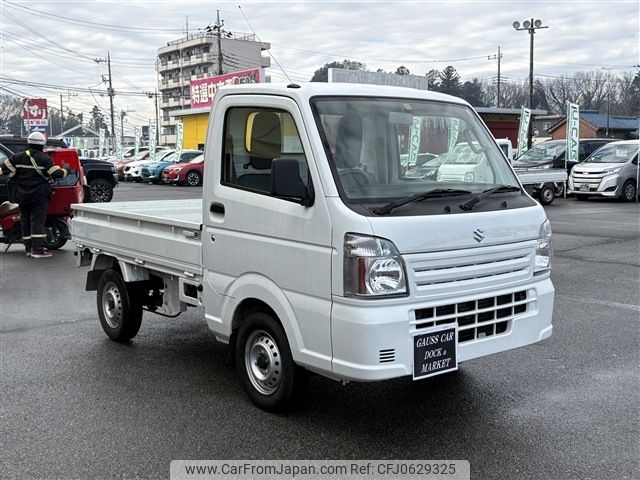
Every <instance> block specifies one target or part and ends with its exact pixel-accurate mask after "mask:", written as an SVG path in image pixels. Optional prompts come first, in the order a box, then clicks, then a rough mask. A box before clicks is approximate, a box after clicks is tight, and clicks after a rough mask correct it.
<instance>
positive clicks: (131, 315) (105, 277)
mask: <svg viewBox="0 0 640 480" xmlns="http://www.w3.org/2000/svg"><path fill="white" fill-rule="evenodd" d="M96 302H97V305H98V316H99V317H100V325H102V329H103V330H104V332H105V333H106V334H107V335H108V336H109V338H110V339H111V340H114V341H116V342H128V341H129V340H131V339H132V338H133V337H135V336H136V335H137V334H138V330H140V324H141V323H142V304H141V303H140V302H139V301H138V300H137V298H136V295H135V294H134V293H133V292H132V291H131V290H130V289H128V288H127V286H126V284H125V283H124V280H123V279H122V277H121V276H120V274H119V273H118V272H116V271H115V270H105V271H104V272H103V274H102V275H101V276H100V280H98V292H97V295H96Z"/></svg>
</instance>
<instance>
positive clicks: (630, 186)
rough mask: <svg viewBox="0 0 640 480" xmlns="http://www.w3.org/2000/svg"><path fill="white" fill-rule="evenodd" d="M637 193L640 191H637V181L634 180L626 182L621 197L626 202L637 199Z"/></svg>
mask: <svg viewBox="0 0 640 480" xmlns="http://www.w3.org/2000/svg"><path fill="white" fill-rule="evenodd" d="M636 195H638V192H636V182H634V181H633V180H627V181H626V182H624V185H623V186H622V195H621V196H620V199H621V200H623V201H625V202H633V201H634V200H635V199H636Z"/></svg>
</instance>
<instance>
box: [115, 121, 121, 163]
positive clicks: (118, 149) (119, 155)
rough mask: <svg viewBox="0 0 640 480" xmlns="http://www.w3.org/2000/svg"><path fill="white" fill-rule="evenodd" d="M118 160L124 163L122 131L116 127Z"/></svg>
mask: <svg viewBox="0 0 640 480" xmlns="http://www.w3.org/2000/svg"><path fill="white" fill-rule="evenodd" d="M115 129H116V138H115V141H116V158H117V159H118V161H119V162H121V161H122V154H123V152H122V130H120V126H118V125H116V127H115Z"/></svg>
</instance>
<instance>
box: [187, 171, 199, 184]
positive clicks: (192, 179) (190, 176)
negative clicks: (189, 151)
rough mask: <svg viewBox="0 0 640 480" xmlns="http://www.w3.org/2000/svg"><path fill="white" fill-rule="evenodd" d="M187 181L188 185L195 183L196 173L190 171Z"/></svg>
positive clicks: (196, 182)
mask: <svg viewBox="0 0 640 480" xmlns="http://www.w3.org/2000/svg"><path fill="white" fill-rule="evenodd" d="M187 181H188V182H189V185H197V184H198V175H197V174H195V173H190V174H189V176H188V177H187Z"/></svg>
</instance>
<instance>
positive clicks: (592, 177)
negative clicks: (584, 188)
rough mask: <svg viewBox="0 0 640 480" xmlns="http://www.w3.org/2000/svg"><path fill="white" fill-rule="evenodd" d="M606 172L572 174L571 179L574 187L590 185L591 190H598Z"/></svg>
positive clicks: (574, 172)
mask: <svg viewBox="0 0 640 480" xmlns="http://www.w3.org/2000/svg"><path fill="white" fill-rule="evenodd" d="M604 176H605V174H604V172H589V173H584V172H576V171H573V172H571V179H572V180H573V183H574V185H585V184H586V185H589V188H596V189H597V187H598V185H600V182H601V181H602V179H603V178H604Z"/></svg>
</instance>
